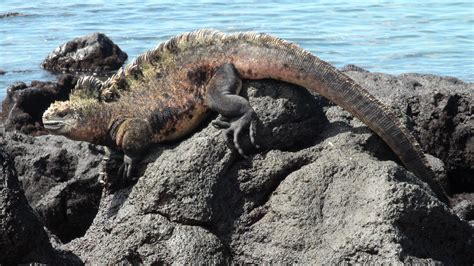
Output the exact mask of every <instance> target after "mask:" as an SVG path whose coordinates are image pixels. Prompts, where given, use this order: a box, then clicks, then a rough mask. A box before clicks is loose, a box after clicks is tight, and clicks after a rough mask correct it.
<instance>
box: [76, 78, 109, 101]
mask: <svg viewBox="0 0 474 266" xmlns="http://www.w3.org/2000/svg"><path fill="white" fill-rule="evenodd" d="M102 86H103V83H102V81H100V80H99V79H98V78H95V77H93V76H84V77H81V78H79V80H78V81H77V83H76V86H75V87H74V89H73V90H72V92H71V95H72V96H76V97H80V98H93V99H97V100H98V99H99V95H100V91H101V89H102Z"/></svg>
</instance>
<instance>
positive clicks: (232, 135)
mask: <svg viewBox="0 0 474 266" xmlns="http://www.w3.org/2000/svg"><path fill="white" fill-rule="evenodd" d="M254 119H255V112H254V111H253V110H251V111H249V112H247V113H246V114H245V115H243V116H242V117H240V118H239V119H237V120H235V121H232V122H230V124H229V127H228V128H227V129H226V130H225V131H224V133H225V136H226V138H227V142H228V143H234V147H235V149H236V150H237V152H238V153H239V154H240V155H241V156H242V157H244V158H248V156H247V155H246V154H245V153H244V150H243V149H242V146H241V145H240V142H239V136H240V134H241V133H242V130H244V129H247V128H248V129H249V135H250V141H251V142H252V145H254V146H255V147H257V145H256V144H255V137H254V136H253V134H254V132H253V131H254V130H253V129H252V127H251V123H252V121H253V120H254ZM220 122H222V120H221V121H220Z"/></svg>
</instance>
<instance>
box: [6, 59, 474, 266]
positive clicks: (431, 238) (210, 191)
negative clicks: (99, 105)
mask: <svg viewBox="0 0 474 266" xmlns="http://www.w3.org/2000/svg"><path fill="white" fill-rule="evenodd" d="M342 71H344V72H345V73H346V74H347V75H349V76H350V77H351V78H353V79H354V80H355V81H356V82H358V83H359V84H361V85H362V86H363V87H365V88H367V89H368V90H369V91H370V92H371V93H372V94H374V95H375V96H376V97H377V98H379V99H381V100H382V101H384V102H385V103H387V105H388V106H389V107H390V108H392V109H393V110H394V111H395V112H396V113H397V114H398V115H399V116H400V118H401V119H402V121H403V122H404V123H405V125H406V126H407V127H408V128H409V129H410V130H411V131H412V133H413V134H414V136H415V137H416V138H417V139H418V141H419V142H420V144H421V145H422V148H423V149H424V151H425V152H426V153H428V154H430V155H431V156H429V160H430V164H431V165H432V167H433V169H435V171H436V173H437V178H438V179H437V181H438V182H440V184H442V186H443V187H444V188H445V189H446V190H447V191H448V193H449V195H450V200H451V202H450V205H451V206H447V205H445V204H443V203H442V202H440V201H439V200H438V199H437V198H436V196H435V195H434V194H433V192H432V191H431V189H430V188H429V187H428V186H427V185H426V184H425V183H423V182H420V181H419V180H418V179H417V178H416V177H415V176H413V175H412V174H411V173H409V172H407V171H406V170H405V169H404V168H403V167H402V166H401V165H400V164H399V163H397V159H396V157H395V156H394V155H393V153H392V152H391V150H390V149H389V148H388V147H387V146H386V145H385V144H384V143H383V142H382V141H381V140H380V139H379V138H378V137H377V136H375V135H374V134H373V133H372V132H371V131H370V130H369V129H368V128H367V127H366V126H365V125H364V124H363V123H361V122H360V121H358V120H357V119H354V118H353V117H352V116H351V115H350V114H349V113H347V112H345V111H343V110H342V109H341V108H339V107H337V106H335V105H333V104H331V103H330V102H328V101H327V100H325V99H324V98H321V97H319V96H318V95H311V94H310V93H308V92H306V91H305V90H304V89H302V88H299V87H296V86H293V85H289V84H285V83H282V82H276V81H271V80H263V81H252V82H248V81H246V82H244V88H243V95H245V96H246V97H248V99H249V100H250V103H251V105H252V106H253V107H254V108H255V110H256V112H257V114H258V120H259V122H258V123H257V125H256V132H257V136H256V139H257V142H258V144H259V145H260V149H259V150H254V151H253V153H252V155H251V156H250V158H248V159H243V158H241V157H240V156H238V155H236V154H235V153H234V152H232V151H231V150H230V149H229V148H228V147H227V144H226V143H225V140H224V138H223V136H222V134H221V131H219V130H217V129H215V128H214V127H212V126H211V125H210V123H209V121H210V120H209V121H207V122H206V123H205V124H204V125H203V127H202V128H200V129H199V130H198V131H197V132H195V133H194V134H192V135H191V136H189V137H188V138H186V139H185V140H183V141H180V142H176V143H170V144H167V145H163V146H160V147H154V148H153V149H152V150H151V152H150V153H149V155H148V156H147V158H146V159H145V164H144V165H143V168H144V175H143V176H141V177H140V179H139V180H138V182H137V183H136V184H134V185H131V186H129V187H126V188H124V189H121V190H119V191H115V192H113V193H110V192H107V191H105V190H104V189H103V188H102V186H101V185H100V184H99V183H98V176H99V173H100V171H101V160H102V155H103V150H102V149H101V147H97V146H94V145H90V144H87V143H82V142H74V141H71V140H68V139H65V138H63V137H58V136H49V135H44V134H43V133H44V132H42V130H41V123H40V121H38V119H36V118H35V116H34V115H32V114H35V112H38V110H40V109H41V108H43V107H41V108H38V109H36V110H35V111H34V112H33V111H31V112H29V111H28V110H25V108H24V106H27V104H22V103H23V102H22V99H23V100H24V101H25V102H24V103H27V102H29V101H31V99H38V98H37V97H38V96H37V95H43V96H44V94H42V93H40V92H43V91H47V92H48V93H49V94H48V97H49V96H51V95H53V96H54V97H49V98H48V97H43V98H41V99H42V100H41V101H43V102H45V101H52V100H56V99H57V98H56V97H59V96H57V95H60V94H61V93H66V95H67V93H68V91H70V89H72V87H73V84H74V82H75V81H74V79H75V78H74V77H73V76H72V77H68V79H69V83H68V82H62V83H61V82H60V83H58V84H60V85H57V84H56V85H55V84H46V85H42V86H36V87H35V86H32V85H33V84H31V85H30V86H27V85H26V87H22V88H21V89H16V90H12V92H9V94H8V95H9V97H10V99H7V100H6V101H5V102H7V103H8V104H5V102H4V105H3V106H4V109H3V111H4V113H3V116H2V118H3V120H4V121H5V128H6V129H7V130H4V129H2V128H1V127H0V129H2V130H0V159H1V160H0V162H1V164H0V167H1V168H2V171H0V179H2V180H0V184H1V185H0V186H1V189H0V191H1V192H0V195H1V196H0V208H1V209H2V211H1V212H0V227H1V228H2V235H0V250H1V251H2V252H0V254H1V255H0V263H2V264H3V263H5V264H8V263H32V262H40V263H51V264H57V263H61V264H66V263H67V264H83V263H94V264H102V263H104V264H105V263H107V264H109V263H124V262H125V263H144V264H151V263H166V264H168V263H170V264H171V263H178V264H184V263H206V264H207V263H213V264H214V263H215V264H224V263H225V264H227V263H239V264H240V263H258V264H261V263H304V264H327V263H366V262H373V263H387V262H388V263H400V262H403V263H436V262H441V263H443V264H455V265H472V264H473V263H474V253H473V252H472V250H474V180H473V178H472V176H473V173H474V169H473V167H474V137H473V130H474V129H473V113H472V103H473V91H474V84H472V83H464V82H462V81H460V80H458V79H455V78H451V77H438V76H433V75H420V74H403V75H398V76H393V75H388V74H382V73H370V72H368V71H365V70H363V69H361V68H359V67H356V66H346V67H345V68H343V69H342ZM63 79H66V77H63ZM39 87H42V88H44V87H46V89H34V88H39ZM28 88H32V89H28ZM28 90H29V91H28ZM25 91H26V92H27V93H25ZM32 95H33V96H34V97H33V96H32ZM8 101H10V102H8ZM15 108H16V109H15ZM5 110H8V115H5ZM12 110H13V111H12ZM25 114H26V115H29V117H27V116H26V115H25ZM36 115H37V114H36ZM18 117H20V118H21V117H23V118H24V117H27V119H23V120H21V119H19V118H18ZM214 118H215V117H212V118H211V119H214ZM15 119H16V120H15ZM28 119H29V120H28ZM25 121H27V122H25ZM19 122H22V123H19ZM38 123H39V124H38ZM18 125H21V126H18ZM30 125H33V126H30ZM14 131H16V132H14ZM21 132H23V133H21ZM24 133H28V134H30V135H26V134H24Z"/></svg>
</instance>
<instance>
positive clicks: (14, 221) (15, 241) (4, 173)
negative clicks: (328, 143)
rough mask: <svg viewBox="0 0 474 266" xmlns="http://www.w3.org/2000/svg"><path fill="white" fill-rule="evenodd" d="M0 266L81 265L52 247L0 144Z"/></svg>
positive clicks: (10, 161)
mask: <svg viewBox="0 0 474 266" xmlns="http://www.w3.org/2000/svg"><path fill="white" fill-rule="evenodd" d="M0 251H1V252H0V264H2V265H10V264H19V263H22V264H28V263H47V264H71V265H78V264H81V260H80V259H79V258H77V257H76V256H75V255H73V254H72V253H70V252H64V251H60V250H56V249H54V248H53V247H52V245H51V243H50V241H49V237H48V234H47V232H46V231H45V230H44V229H43V225H42V223H41V222H40V221H39V220H38V218H37V217H36V216H35V213H34V211H33V210H32V208H31V207H30V206H29V205H28V202H27V200H26V198H25V196H24V194H23V190H22V189H21V187H20V184H19V182H18V179H17V173H16V171H15V167H14V163H13V159H12V158H11V156H10V155H8V154H7V153H6V151H5V149H4V147H3V143H2V142H1V141H0Z"/></svg>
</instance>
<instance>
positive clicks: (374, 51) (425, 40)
mask: <svg viewBox="0 0 474 266" xmlns="http://www.w3.org/2000/svg"><path fill="white" fill-rule="evenodd" d="M227 2H229V3H227ZM7 12H20V13H24V14H25V15H26V16H20V17H9V18H0V69H3V70H5V71H7V73H6V74H5V75H0V99H2V98H3V97H4V96H5V89H6V87H7V86H8V85H9V84H11V83H12V82H14V81H25V82H29V81H31V80H34V79H38V80H52V79H54V76H52V75H50V74H48V72H46V71H44V70H42V69H41V68H40V63H41V61H42V60H43V59H44V58H45V57H46V55H47V54H48V53H49V52H50V51H52V50H53V49H54V48H56V47H57V46H59V45H60V44H62V43H64V42H66V41H68V40H70V39H72V38H75V37H79V36H82V35H86V34H89V33H91V32H95V31H100V32H103V33H105V34H107V35H108V36H109V37H110V38H111V39H112V40H113V41H114V42H115V43H117V44H118V45H119V46H120V47H121V48H122V50H124V51H125V52H127V53H128V55H129V58H130V59H129V61H130V60H131V59H133V58H134V57H136V56H137V55H139V54H140V53H142V52H144V51H146V50H148V49H150V48H153V47H155V46H156V45H157V44H158V43H160V42H162V41H164V40H166V39H168V38H169V37H170V36H172V35H174V34H177V33H180V32H184V31H190V30H194V29H197V28H203V27H207V28H215V29H218V30H222V31H225V32H232V31H247V30H252V31H258V32H268V33H272V34H275V35H278V36H280V37H283V38H285V39H288V40H291V41H294V42H296V43H298V44H300V45H301V46H302V47H304V48H306V49H307V50H309V51H311V52H313V53H315V54H316V55H318V56H319V57H320V58H322V59H323V60H326V61H328V62H330V63H332V64H334V65H336V66H337V67H341V66H344V65H345V64H349V63H351V64H356V65H359V66H362V67H364V68H366V69H368V70H370V71H378V72H386V73H392V74H399V73H405V72H419V73H432V74H438V75H449V76H454V77H458V78H460V79H462V80H465V81H474V1H472V0H470V1H455V2H451V1H433V0H431V1H430V0H428V1H418V3H415V1H398V2H396V3H393V2H389V1H355V2H352V3H351V4H346V3H344V2H343V1H338V0H332V1H319V2H318V3H309V2H305V1H272V2H268V1H238V2H234V1H202V2H199V1H184V2H179V3H165V2H162V1H116V0H107V1H87V0H83V1H61V0H56V1H46V0H43V1H31V2H30V1H24V0H22V1H17V0H2V1H1V2H0V14H3V13H7Z"/></svg>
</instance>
